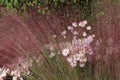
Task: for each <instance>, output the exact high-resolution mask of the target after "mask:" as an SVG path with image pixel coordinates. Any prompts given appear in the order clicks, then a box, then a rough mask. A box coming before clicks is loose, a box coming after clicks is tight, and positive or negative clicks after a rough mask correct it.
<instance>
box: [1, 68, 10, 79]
mask: <svg viewBox="0 0 120 80" xmlns="http://www.w3.org/2000/svg"><path fill="white" fill-rule="evenodd" d="M9 71H10V70H9V69H7V68H4V67H3V68H0V79H2V78H4V77H5V76H6V75H7V73H9Z"/></svg>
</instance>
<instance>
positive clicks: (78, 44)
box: [61, 35, 94, 67]
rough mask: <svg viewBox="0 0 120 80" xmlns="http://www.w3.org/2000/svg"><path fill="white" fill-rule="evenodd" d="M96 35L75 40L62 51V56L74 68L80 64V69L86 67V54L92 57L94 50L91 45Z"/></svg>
mask: <svg viewBox="0 0 120 80" xmlns="http://www.w3.org/2000/svg"><path fill="white" fill-rule="evenodd" d="M93 38H94V35H90V36H88V37H86V38H82V39H75V38H74V39H73V40H72V43H69V45H68V46H66V48H64V49H62V53H61V54H62V55H63V56H64V57H65V58H66V60H67V61H68V62H69V63H70V65H71V66H72V67H76V66H77V63H79V66H80V67H84V66H85V63H86V62H87V57H86V54H89V55H92V54H93V50H92V48H91V47H90V43H91V42H92V41H93Z"/></svg>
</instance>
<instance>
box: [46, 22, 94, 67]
mask: <svg viewBox="0 0 120 80" xmlns="http://www.w3.org/2000/svg"><path fill="white" fill-rule="evenodd" d="M83 28H86V30H87V31H89V30H91V26H87V21H86V20H84V21H81V22H79V23H77V22H73V23H72V25H71V26H68V27H67V30H63V31H62V32H61V35H57V36H62V37H63V38H64V39H66V38H68V37H69V35H70V36H72V40H69V41H64V42H60V43H58V46H59V48H60V50H59V51H58V52H59V54H60V55H63V57H64V58H65V59H66V61H67V62H68V63H69V64H70V66H71V67H76V66H77V63H78V64H79V67H84V66H85V63H86V62H87V55H93V53H94V51H93V49H92V46H91V42H92V41H93V40H94V37H95V35H89V34H87V32H86V31H82V35H81V33H80V32H79V30H81V29H83ZM67 34H69V35H67ZM80 35H81V36H80ZM62 37H61V38H62ZM54 47H55V46H54V44H48V48H49V49H50V50H51V54H50V57H54V56H55V53H54V49H55V48H54Z"/></svg>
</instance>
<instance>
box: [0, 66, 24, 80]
mask: <svg viewBox="0 0 120 80" xmlns="http://www.w3.org/2000/svg"><path fill="white" fill-rule="evenodd" d="M8 75H9V76H12V77H13V78H12V80H18V79H19V80H23V78H22V77H21V72H20V71H18V70H14V71H10V69H8V68H4V67H3V68H0V80H5V78H7V76H8Z"/></svg>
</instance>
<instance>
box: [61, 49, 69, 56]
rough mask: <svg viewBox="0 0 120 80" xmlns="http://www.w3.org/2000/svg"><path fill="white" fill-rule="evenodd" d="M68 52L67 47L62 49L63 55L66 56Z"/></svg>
mask: <svg viewBox="0 0 120 80" xmlns="http://www.w3.org/2000/svg"><path fill="white" fill-rule="evenodd" d="M69 53H70V50H69V49H68V48H65V49H63V50H62V55H63V56H65V57H66V56H68V54H69Z"/></svg>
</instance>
